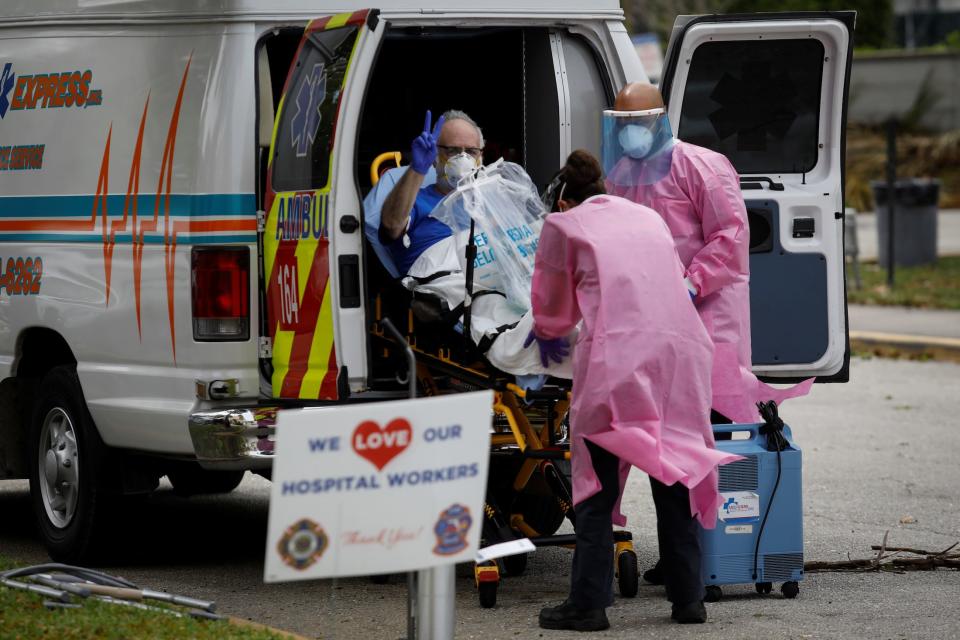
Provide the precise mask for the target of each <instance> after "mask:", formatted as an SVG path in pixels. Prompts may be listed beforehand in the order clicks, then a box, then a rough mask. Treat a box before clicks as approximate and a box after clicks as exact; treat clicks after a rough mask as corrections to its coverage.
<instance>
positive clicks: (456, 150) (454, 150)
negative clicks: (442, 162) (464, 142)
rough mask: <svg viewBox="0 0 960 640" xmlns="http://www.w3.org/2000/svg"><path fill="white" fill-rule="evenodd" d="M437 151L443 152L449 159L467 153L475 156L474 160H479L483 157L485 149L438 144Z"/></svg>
mask: <svg viewBox="0 0 960 640" xmlns="http://www.w3.org/2000/svg"><path fill="white" fill-rule="evenodd" d="M437 149H439V150H440V151H442V152H443V155H445V156H447V157H451V156H458V155H460V154H461V153H466V154H468V155H471V156H473V157H474V158H479V157H480V156H481V155H483V149H480V148H479V147H448V146H447V145H445V144H438V145H437Z"/></svg>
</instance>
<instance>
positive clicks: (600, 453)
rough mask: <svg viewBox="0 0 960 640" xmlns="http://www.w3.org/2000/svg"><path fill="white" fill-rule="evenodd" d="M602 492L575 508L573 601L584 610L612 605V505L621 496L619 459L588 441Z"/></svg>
mask: <svg viewBox="0 0 960 640" xmlns="http://www.w3.org/2000/svg"><path fill="white" fill-rule="evenodd" d="M587 450H588V451H589V452H590V459H591V461H592V462H593V470H594V472H596V474H597V479H598V480H599V481H600V491H598V492H597V493H596V494H594V495H592V496H590V497H589V498H587V499H586V500H584V501H582V502H581V503H579V504H578V505H577V506H576V507H574V510H573V512H574V516H575V518H576V521H577V526H576V535H577V545H576V548H575V549H574V552H573V570H572V571H571V575H570V602H572V603H573V604H574V605H575V606H577V607H579V608H581V609H603V608H605V607H609V606H610V605H611V604H613V506H614V505H615V504H616V503H617V496H618V495H620V473H619V471H620V459H619V458H618V457H617V456H615V455H613V454H612V453H610V452H608V451H607V450H606V449H604V448H602V447H598V446H597V445H595V444H593V443H591V442H589V441H588V442H587Z"/></svg>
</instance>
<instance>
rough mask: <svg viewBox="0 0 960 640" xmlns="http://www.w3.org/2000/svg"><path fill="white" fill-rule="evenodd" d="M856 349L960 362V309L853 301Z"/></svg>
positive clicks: (851, 312) (852, 343)
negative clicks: (913, 307)
mask: <svg viewBox="0 0 960 640" xmlns="http://www.w3.org/2000/svg"><path fill="white" fill-rule="evenodd" d="M847 311H848V314H849V316H848V317H849V320H850V346H851V348H852V349H854V350H864V351H880V352H899V353H909V354H914V355H924V356H927V357H932V358H934V359H937V360H953V361H955V362H960V311H948V310H944V309H910V308H906V307H881V306H866V305H858V304H851V305H848V307H847Z"/></svg>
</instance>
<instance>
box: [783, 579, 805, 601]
mask: <svg viewBox="0 0 960 640" xmlns="http://www.w3.org/2000/svg"><path fill="white" fill-rule="evenodd" d="M780 593H782V594H783V597H784V598H790V599H793V598H796V597H797V596H798V595H800V585H799V584H797V583H796V582H793V581H791V582H784V583H783V584H782V585H780Z"/></svg>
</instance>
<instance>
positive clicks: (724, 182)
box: [602, 83, 813, 584]
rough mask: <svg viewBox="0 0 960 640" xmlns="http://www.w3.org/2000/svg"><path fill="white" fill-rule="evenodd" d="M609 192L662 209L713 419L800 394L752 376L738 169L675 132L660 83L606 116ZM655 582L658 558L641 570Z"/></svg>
mask: <svg viewBox="0 0 960 640" xmlns="http://www.w3.org/2000/svg"><path fill="white" fill-rule="evenodd" d="M602 145H603V168H604V171H605V173H606V176H607V177H606V188H607V192H608V193H611V194H617V195H619V196H623V197H624V198H627V199H628V200H632V201H633V202H636V203H637V204H641V205H644V206H647V207H650V208H651V209H653V210H654V211H656V212H657V213H659V214H660V216H661V217H662V218H663V220H664V222H666V223H667V226H668V227H669V228H670V233H671V234H672V235H673V240H674V242H675V244H676V247H677V253H678V254H679V255H680V260H681V262H682V263H683V268H684V278H685V282H686V284H687V288H688V290H689V291H690V295H691V296H693V300H694V303H695V304H696V307H697V310H698V311H699V313H700V318H701V319H702V320H703V324H704V326H705V327H706V329H707V333H709V334H710V338H711V340H712V341H713V346H714V353H713V370H712V376H711V383H712V389H713V400H712V404H711V406H712V408H713V412H712V421H713V422H715V423H723V422H746V423H749V422H759V421H760V416H759V414H758V412H757V406H756V403H757V402H761V401H767V400H775V401H776V402H777V404H780V403H781V402H783V401H784V400H786V399H788V398H794V397H797V396H801V395H805V394H806V393H807V392H809V390H810V386H811V385H812V384H813V379H810V380H807V381H805V382H803V383H801V384H798V385H796V386H794V387H791V388H787V389H776V388H774V387H771V386H769V385H766V384H764V383H762V382H760V381H759V380H757V377H756V376H755V375H754V374H753V372H752V370H751V367H752V357H751V347H750V263H749V259H750V229H749V226H748V223H747V211H746V206H745V204H744V201H743V195H742V194H741V192H740V180H739V176H738V175H737V171H736V169H734V167H733V165H731V164H730V161H729V160H727V158H726V157H725V156H723V155H722V154H719V153H716V152H715V151H711V150H710V149H705V148H703V147H698V146H696V145H692V144H688V143H686V142H683V141H680V140H676V139H675V138H674V136H673V131H672V129H671V127H670V122H669V120H668V119H667V114H666V113H665V111H664V104H663V98H662V96H661V95H660V92H659V91H658V90H657V88H656V87H654V86H652V85H649V84H644V83H631V84H628V85H626V86H625V87H624V88H623V89H622V90H621V91H620V93H619V94H618V95H617V99H616V102H615V103H614V109H613V110H611V111H605V112H604V115H603V142H602ZM644 579H646V580H647V581H648V582H653V583H656V584H660V583H662V582H663V579H664V576H663V572H662V570H661V567H660V564H659V563H658V565H657V567H655V568H654V569H651V570H649V571H647V572H645V573H644Z"/></svg>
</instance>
